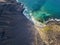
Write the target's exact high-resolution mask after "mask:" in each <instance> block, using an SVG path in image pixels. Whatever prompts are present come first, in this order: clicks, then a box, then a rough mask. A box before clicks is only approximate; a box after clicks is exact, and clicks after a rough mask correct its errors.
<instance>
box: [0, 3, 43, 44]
mask: <svg viewBox="0 0 60 45" xmlns="http://www.w3.org/2000/svg"><path fill="white" fill-rule="evenodd" d="M17 4H18V3H14V4H12V3H0V45H42V44H41V42H39V43H40V44H39V43H37V42H38V41H37V38H38V39H39V40H40V41H41V39H40V37H39V34H38V32H37V31H36V29H35V28H34V26H33V23H32V22H31V21H29V20H28V19H27V18H26V17H25V16H24V15H23V13H22V12H23V10H24V9H23V6H21V5H20V6H19V5H17Z"/></svg>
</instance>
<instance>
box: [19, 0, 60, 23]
mask: <svg viewBox="0 0 60 45" xmlns="http://www.w3.org/2000/svg"><path fill="white" fill-rule="evenodd" d="M18 1H19V2H22V3H23V4H24V5H25V6H26V7H27V8H28V10H30V11H31V13H32V15H31V16H33V18H35V19H36V20H38V21H40V22H44V21H46V20H48V19H49V18H53V19H54V18H57V19H60V0H18ZM25 14H27V13H25ZM28 15H29V14H28ZM27 17H29V16H27Z"/></svg>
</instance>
